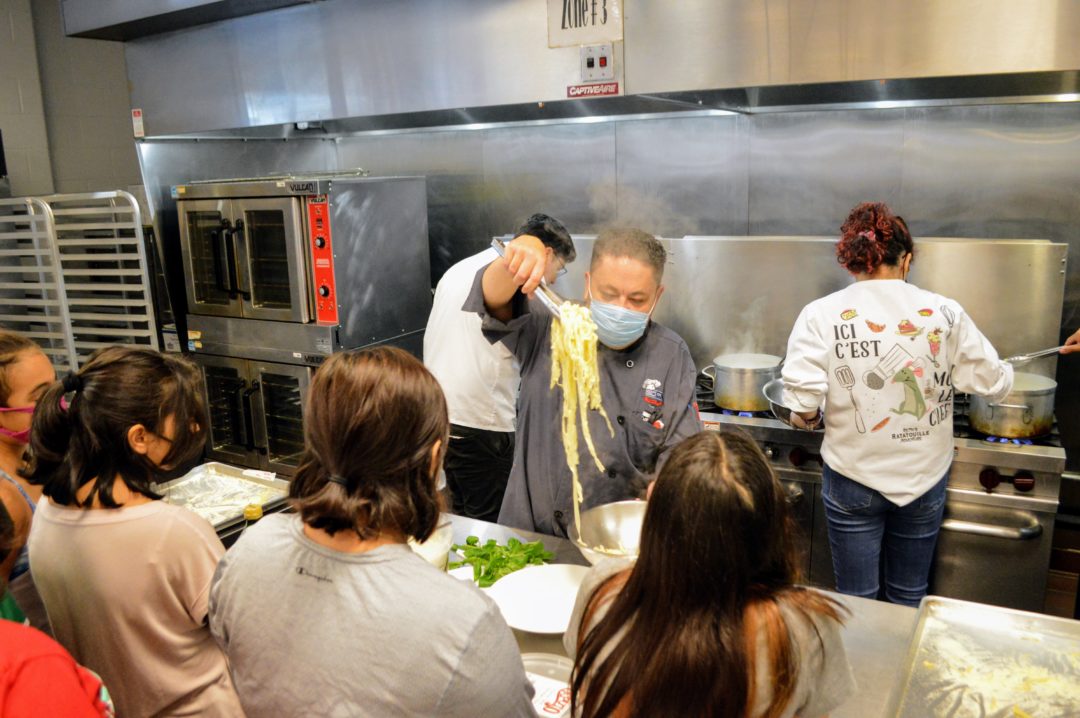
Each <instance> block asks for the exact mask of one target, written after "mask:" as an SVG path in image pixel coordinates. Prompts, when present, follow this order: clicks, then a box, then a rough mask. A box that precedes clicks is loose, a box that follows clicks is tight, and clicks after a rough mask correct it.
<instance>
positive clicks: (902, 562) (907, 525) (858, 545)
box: [822, 466, 949, 606]
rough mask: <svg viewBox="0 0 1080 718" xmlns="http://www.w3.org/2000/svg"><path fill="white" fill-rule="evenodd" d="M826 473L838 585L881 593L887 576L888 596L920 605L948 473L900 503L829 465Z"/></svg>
mask: <svg viewBox="0 0 1080 718" xmlns="http://www.w3.org/2000/svg"><path fill="white" fill-rule="evenodd" d="M822 478H823V482H824V485H823V487H822V498H823V499H824V502H825V517H826V519H827V520H828V525H829V545H830V547H831V548H832V561H833V573H834V575H835V576H836V590H837V591H839V592H840V593H846V594H848V595H851V596H862V597H863V598H878V594H879V592H880V588H881V587H880V578H881V577H884V580H885V592H884V593H885V600H887V601H889V602H890V603H899V604H902V605H905V606H918V605H919V601H920V600H921V599H922V597H923V596H925V595H926V590H927V588H928V586H929V580H930V564H931V563H932V562H933V560H934V546H935V545H936V544H937V537H938V531H940V530H941V519H942V516H943V515H944V513H945V484H946V482H947V481H948V479H949V474H948V472H946V474H945V476H944V477H942V479H941V481H939V482H938V483H937V484H935V485H934V487H933V488H931V489H930V490H929V491H927V492H926V493H925V494H923V495H922V496H920V497H919V498H917V499H915V500H914V501H912V502H911V503H910V504H908V505H907V506H897V505H896V504H894V503H893V502H892V501H889V500H888V499H887V498H885V497H884V496H882V495H881V494H880V493H879V492H877V491H875V490H873V489H871V488H869V487H867V486H863V485H862V484H860V483H859V482H857V481H853V480H851V479H849V478H847V477H846V476H844V475H842V474H838V473H837V472H835V471H833V470H832V469H830V468H829V467H828V466H825V467H824V471H823V474H822ZM883 548H884V555H883V552H882V549H883ZM882 559H884V560H882Z"/></svg>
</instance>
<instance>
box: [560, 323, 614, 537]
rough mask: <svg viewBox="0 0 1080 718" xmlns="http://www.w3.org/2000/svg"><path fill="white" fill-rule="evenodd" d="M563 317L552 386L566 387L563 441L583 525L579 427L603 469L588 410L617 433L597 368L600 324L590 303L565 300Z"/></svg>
mask: <svg viewBox="0 0 1080 718" xmlns="http://www.w3.org/2000/svg"><path fill="white" fill-rule="evenodd" d="M559 313H560V315H561V316H560V319H558V320H557V321H555V322H553V323H552V325H551V388H555V387H556V386H559V387H561V388H562V395H563V405H562V442H563V450H564V452H565V453H566V465H567V466H568V467H569V468H570V479H571V482H572V495H573V499H574V525H575V526H577V527H579V528H578V530H579V531H580V526H581V502H582V501H584V500H585V496H584V492H583V490H582V488H581V480H580V478H579V476H578V431H577V423H578V422H580V424H581V433H582V435H583V436H584V437H585V446H586V447H587V448H588V450H589V454H590V455H591V456H592V458H593V462H594V463H595V464H596V468H597V469H599V470H600V472H601V473H602V472H603V471H604V465H603V463H601V461H600V457H598V456H597V455H596V446H595V445H594V444H593V440H592V433H591V432H590V431H589V418H588V411H589V410H590V409H592V410H594V411H599V412H600V416H602V417H604V423H606V424H607V429H608V433H610V434H611V435H612V436H614V434H615V432H614V430H613V429H612V428H611V420H610V419H608V415H607V412H605V411H604V406H603V404H602V403H601V396H600V372H599V370H598V369H597V362H596V353H597V337H596V325H595V324H594V323H593V321H592V315H591V313H590V312H589V309H588V307H584V306H581V305H579V304H573V303H571V302H563V304H562V306H560V307H559Z"/></svg>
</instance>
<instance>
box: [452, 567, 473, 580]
mask: <svg viewBox="0 0 1080 718" xmlns="http://www.w3.org/2000/svg"><path fill="white" fill-rule="evenodd" d="M447 573H448V574H450V575H451V576H453V577H454V578H456V579H457V580H459V581H472V580H473V567H472V566H471V565H469V564H466V565H464V566H458V567H457V568H452V569H450V570H449V571H447Z"/></svg>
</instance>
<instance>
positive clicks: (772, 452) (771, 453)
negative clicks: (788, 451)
mask: <svg viewBox="0 0 1080 718" xmlns="http://www.w3.org/2000/svg"><path fill="white" fill-rule="evenodd" d="M761 453H763V454H765V458H766V459H768V460H769V461H772V460H773V459H774V458H776V449H775V448H773V446H772V444H765V446H764V447H763V448H762V449H761Z"/></svg>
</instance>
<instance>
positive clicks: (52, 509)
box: [28, 347, 243, 716]
mask: <svg viewBox="0 0 1080 718" xmlns="http://www.w3.org/2000/svg"><path fill="white" fill-rule="evenodd" d="M207 425H208V419H207V414H206V407H205V404H204V401H203V393H202V384H201V380H200V376H199V372H198V369H197V368H195V367H194V366H193V365H192V364H190V363H189V362H187V361H184V360H182V359H180V358H177V357H174V356H170V355H167V354H161V353H159V352H156V351H152V350H149V349H136V348H130V347H110V348H108V349H103V350H101V351H99V352H97V353H95V354H94V356H92V357H91V358H90V360H89V361H88V362H87V363H86V364H85V365H84V366H83V368H82V369H81V370H79V372H78V373H76V374H69V375H68V376H67V377H65V378H64V380H63V381H62V382H55V383H53V384H52V385H51V386H50V387H49V388H48V389H47V390H46V391H45V392H44V394H43V395H42V396H41V399H40V400H39V402H38V405H37V411H36V412H35V415H34V425H33V427H32V429H31V433H30V449H31V450H30V457H31V459H30V466H29V471H28V476H29V477H30V481H31V482H32V483H34V484H36V485H39V486H41V487H42V492H43V494H44V497H43V498H42V499H41V501H40V502H39V504H38V507H37V513H36V516H35V518H34V525H33V527H32V528H31V531H30V544H29V545H30V561H31V564H32V565H33V567H34V576H35V580H36V583H37V586H38V590H39V592H40V593H41V597H42V599H43V600H44V603H45V608H46V609H47V611H48V614H49V622H50V624H51V625H52V628H53V632H54V634H55V636H56V639H57V640H58V641H59V642H60V644H61V645H63V646H64V647H65V648H67V649H68V650H69V651H70V652H71V654H72V656H73V657H74V658H75V660H76V661H78V662H79V663H82V664H83V665H85V666H86V667H87V668H89V669H91V670H92V671H94V672H96V673H97V674H98V675H100V676H101V677H102V679H103V680H104V682H105V684H106V685H108V686H109V689H110V691H111V692H112V694H113V699H114V701H115V703H116V709H117V713H118V714H119V715H123V716H147V715H155V716H171V715H200V716H238V715H243V712H242V710H241V708H240V704H239V701H238V700H237V697H236V693H235V691H234V690H233V687H232V682H231V680H230V679H229V674H228V669H227V667H226V663H225V657H224V656H223V655H222V654H221V651H220V650H219V649H218V647H217V646H216V645H215V643H214V639H213V637H212V636H211V635H210V630H209V628H208V627H207V625H206V621H207V594H208V592H209V589H210V580H211V578H212V577H213V574H214V569H215V568H216V566H217V563H218V560H219V559H220V558H221V556H222V554H224V552H225V550H224V547H223V546H222V545H221V541H220V540H219V539H218V537H217V535H216V534H215V533H214V530H213V528H212V527H211V526H210V524H209V523H207V522H206V521H205V520H204V519H202V518H200V517H199V516H197V515H195V514H194V513H192V512H190V511H188V510H186V509H184V508H181V507H179V506H173V505H170V504H167V503H165V502H164V501H162V500H160V499H161V496H160V495H159V494H158V493H156V491H155V490H154V485H155V483H157V482H160V481H162V480H165V479H167V478H169V477H170V476H172V475H175V474H176V473H179V472H181V471H182V470H183V469H184V468H186V467H187V466H188V465H189V464H190V463H192V462H194V461H197V460H198V459H199V458H200V457H201V455H202V450H203V445H204V444H205V439H206V437H205V433H204V431H205V427H206V426H207Z"/></svg>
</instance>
